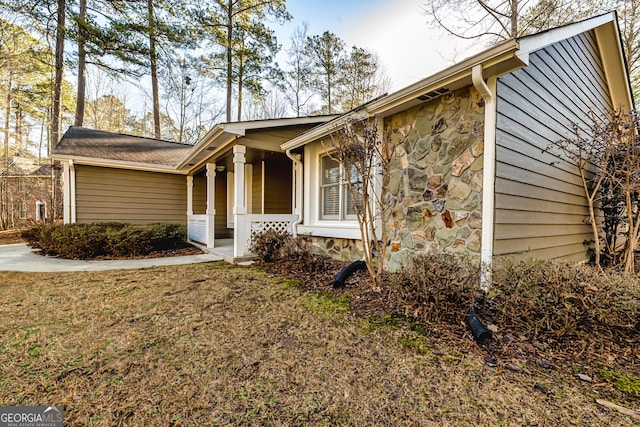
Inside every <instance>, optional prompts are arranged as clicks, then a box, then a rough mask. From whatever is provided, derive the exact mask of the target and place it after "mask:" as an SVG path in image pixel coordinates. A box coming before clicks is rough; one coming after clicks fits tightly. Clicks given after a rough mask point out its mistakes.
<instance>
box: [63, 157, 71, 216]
mask: <svg viewBox="0 0 640 427" xmlns="http://www.w3.org/2000/svg"><path fill="white" fill-rule="evenodd" d="M62 166H63V169H62V219H63V221H64V223H65V224H69V223H70V222H71V187H70V185H69V182H70V180H69V178H70V175H71V173H70V171H69V169H70V168H69V162H62Z"/></svg>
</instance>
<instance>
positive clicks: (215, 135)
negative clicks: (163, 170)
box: [176, 125, 244, 169]
mask: <svg viewBox="0 0 640 427" xmlns="http://www.w3.org/2000/svg"><path fill="white" fill-rule="evenodd" d="M228 133H229V132H226V131H225V129H224V128H223V127H221V125H216V126H214V127H213V128H211V130H210V131H209V132H207V134H206V135H205V136H204V137H202V139H201V140H200V141H198V142H197V143H196V145H194V146H193V148H192V149H191V151H189V153H188V154H187V155H186V156H184V158H183V159H182V160H180V163H178V165H177V166H176V169H182V168H184V166H185V165H187V164H188V163H189V162H190V161H191V160H193V158H195V157H196V156H197V155H198V154H200V153H202V152H203V151H205V150H206V149H207V148H209V146H210V145H211V144H212V143H214V142H215V141H217V140H218V139H219V138H220V137H221V136H223V135H225V134H228ZM242 135H244V132H243V133H242V134H237V133H233V134H232V135H230V138H231V139H235V138H236V137H237V136H242Z"/></svg>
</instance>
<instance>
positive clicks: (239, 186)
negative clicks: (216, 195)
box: [233, 145, 248, 257]
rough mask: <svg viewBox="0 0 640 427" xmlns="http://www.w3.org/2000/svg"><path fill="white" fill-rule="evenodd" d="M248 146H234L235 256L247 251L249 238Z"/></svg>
mask: <svg viewBox="0 0 640 427" xmlns="http://www.w3.org/2000/svg"><path fill="white" fill-rule="evenodd" d="M246 153H247V147H245V146H244V145H236V146H234V147H233V173H234V179H233V222H234V226H235V227H234V228H235V231H234V238H233V256H234V257H242V256H244V255H245V253H246V251H247V247H246V246H247V238H248V236H246V235H245V234H246V233H245V224H244V223H245V215H246V213H247V206H246V205H245V194H244V193H245V185H244V181H245V180H244V166H245V163H246V161H247V158H246V156H245V154H246Z"/></svg>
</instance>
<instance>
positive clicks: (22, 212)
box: [18, 202, 27, 219]
mask: <svg viewBox="0 0 640 427" xmlns="http://www.w3.org/2000/svg"><path fill="white" fill-rule="evenodd" d="M18 218H20V219H27V204H26V203H25V202H20V208H19V209H18Z"/></svg>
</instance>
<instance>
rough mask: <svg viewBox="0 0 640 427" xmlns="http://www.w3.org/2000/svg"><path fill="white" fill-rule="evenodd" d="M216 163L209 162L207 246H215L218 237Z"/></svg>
mask: <svg viewBox="0 0 640 427" xmlns="http://www.w3.org/2000/svg"><path fill="white" fill-rule="evenodd" d="M215 206H216V164H215V163H207V212H206V213H207V247H208V248H213V247H214V246H215V239H216V222H215V216H216V208H215Z"/></svg>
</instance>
